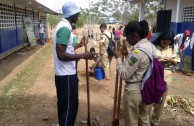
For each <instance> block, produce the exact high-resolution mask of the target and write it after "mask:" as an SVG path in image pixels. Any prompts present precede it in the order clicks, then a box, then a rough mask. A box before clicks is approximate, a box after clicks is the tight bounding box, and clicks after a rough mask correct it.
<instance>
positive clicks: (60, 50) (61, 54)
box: [56, 44, 93, 61]
mask: <svg viewBox="0 0 194 126" xmlns="http://www.w3.org/2000/svg"><path fill="white" fill-rule="evenodd" d="M66 49H67V46H64V45H61V44H57V45H56V52H57V57H58V59H59V60H61V61H75V60H79V59H91V58H93V53H91V52H85V53H83V54H69V53H66Z"/></svg>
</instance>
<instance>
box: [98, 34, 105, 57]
mask: <svg viewBox="0 0 194 126" xmlns="http://www.w3.org/2000/svg"><path fill="white" fill-rule="evenodd" d="M104 42H105V37H104V36H101V37H100V43H99V53H100V55H103V47H104Z"/></svg>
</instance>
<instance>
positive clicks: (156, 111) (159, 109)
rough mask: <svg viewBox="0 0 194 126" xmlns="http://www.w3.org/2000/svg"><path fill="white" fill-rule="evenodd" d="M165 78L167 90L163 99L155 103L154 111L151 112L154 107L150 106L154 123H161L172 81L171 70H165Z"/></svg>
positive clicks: (151, 119)
mask: <svg viewBox="0 0 194 126" xmlns="http://www.w3.org/2000/svg"><path fill="white" fill-rule="evenodd" d="M164 80H165V81H166V83H167V89H166V92H165V93H164V94H163V96H162V100H161V101H160V102H159V103H158V104H153V113H151V110H152V107H150V121H151V123H153V124H154V125H156V126H157V125H159V121H160V117H161V115H162V112H163V109H164V104H165V100H166V96H167V94H168V85H170V83H171V82H172V76H171V71H170V70H164Z"/></svg>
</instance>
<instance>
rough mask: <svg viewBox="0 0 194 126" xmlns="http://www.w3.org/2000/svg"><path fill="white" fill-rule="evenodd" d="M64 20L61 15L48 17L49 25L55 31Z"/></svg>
mask: <svg viewBox="0 0 194 126" xmlns="http://www.w3.org/2000/svg"><path fill="white" fill-rule="evenodd" d="M61 19H62V16H61V15H50V14H49V15H48V23H49V26H50V27H51V29H53V28H54V27H55V26H56V25H57V24H58V23H59V22H60V21H61Z"/></svg>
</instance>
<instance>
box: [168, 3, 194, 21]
mask: <svg viewBox="0 0 194 126" xmlns="http://www.w3.org/2000/svg"><path fill="white" fill-rule="evenodd" d="M178 1H179V2H180V6H179V11H177V8H178V7H177V5H178ZM183 7H194V0H166V10H172V18H171V22H182V13H183V10H182V9H183Z"/></svg>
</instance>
